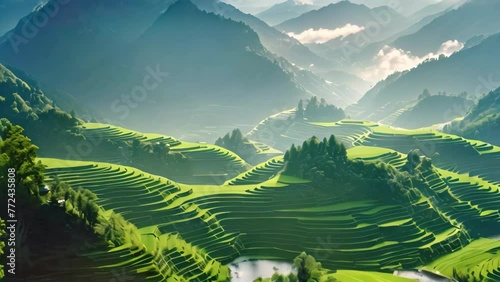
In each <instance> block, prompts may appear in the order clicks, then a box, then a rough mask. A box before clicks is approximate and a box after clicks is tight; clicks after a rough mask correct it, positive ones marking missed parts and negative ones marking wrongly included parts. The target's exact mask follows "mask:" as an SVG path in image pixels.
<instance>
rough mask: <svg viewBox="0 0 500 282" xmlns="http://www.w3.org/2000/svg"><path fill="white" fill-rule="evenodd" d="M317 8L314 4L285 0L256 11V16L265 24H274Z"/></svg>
mask: <svg viewBox="0 0 500 282" xmlns="http://www.w3.org/2000/svg"><path fill="white" fill-rule="evenodd" d="M316 8H318V7H317V6H315V5H311V4H307V3H300V2H298V1H296V0H287V1H285V2H282V3H278V4H276V5H274V6H272V7H271V8H269V9H267V10H265V11H263V12H260V13H258V14H257V15H256V16H257V17H258V18H259V19H261V20H263V21H265V22H266V23H267V24H269V25H271V26H274V25H277V24H279V23H282V22H284V21H286V20H289V19H292V18H296V17H298V16H300V15H302V14H304V13H307V12H309V11H311V10H314V9H316Z"/></svg>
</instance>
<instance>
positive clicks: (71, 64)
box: [0, 0, 168, 87]
mask: <svg viewBox="0 0 500 282" xmlns="http://www.w3.org/2000/svg"><path fill="white" fill-rule="evenodd" d="M166 2H168V1H146V2H142V1H141V2H138V1H134V0H118V1H100V0H88V1H82V0H75V1H69V2H67V3H64V5H62V4H59V1H55V0H51V1H49V2H48V3H47V4H46V5H44V6H43V7H42V8H40V9H38V10H36V11H34V12H32V13H30V14H29V15H27V16H26V17H24V18H23V19H22V20H21V21H20V22H19V24H18V25H17V26H16V27H15V28H14V29H13V30H11V31H10V32H9V33H7V34H6V35H5V36H3V37H2V38H0V61H1V62H2V63H4V64H7V65H10V66H13V67H15V68H17V69H21V70H24V71H26V72H28V73H30V74H31V75H34V76H35V77H36V78H37V79H38V80H39V81H41V82H42V83H47V84H49V85H58V84H65V86H67V87H72V85H75V83H76V84H78V83H77V81H79V80H82V79H83V78H87V77H88V75H87V74H88V73H91V72H92V71H93V70H94V69H95V68H96V66H97V65H100V64H103V63H105V61H106V60H107V57H108V55H109V54H115V53H117V51H119V50H122V49H123V46H125V45H126V44H127V43H128V42H130V41H132V40H134V39H135V38H137V37H138V36H139V35H140V34H141V33H142V32H143V31H144V30H145V29H146V28H147V27H148V26H150V25H151V24H152V22H153V21H154V19H155V18H156V17H157V16H158V15H159V12H158V11H161V8H162V7H164V6H165V5H166ZM48 15H49V16H48ZM47 17H48V20H47V21H46V23H45V24H44V25H39V24H38V21H39V20H38V18H47ZM33 27H34V28H33ZM32 29H33V30H32ZM27 31H29V33H27ZM47 66H51V67H50V68H48V67H47ZM75 79H76V81H75Z"/></svg>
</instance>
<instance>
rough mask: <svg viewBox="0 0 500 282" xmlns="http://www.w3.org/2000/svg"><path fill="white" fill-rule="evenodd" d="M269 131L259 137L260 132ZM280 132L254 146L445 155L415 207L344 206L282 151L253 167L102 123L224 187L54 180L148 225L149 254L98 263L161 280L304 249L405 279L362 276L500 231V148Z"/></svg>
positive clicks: (104, 177) (388, 157)
mask: <svg viewBox="0 0 500 282" xmlns="http://www.w3.org/2000/svg"><path fill="white" fill-rule="evenodd" d="M278 116H279V115H278ZM280 118H283V117H282V116H281V117H280ZM283 120H286V119H283ZM266 122H267V123H269V122H274V121H272V120H271V121H269V120H267V121H264V123H266ZM261 129H262V128H259V127H257V128H256V129H255V130H254V131H252V133H251V136H259V134H260V132H259V131H260V130H261ZM274 129H276V128H274ZM279 130H282V131H281V132H279V135H276V136H278V137H277V140H278V141H277V142H276V143H275V144H270V146H268V145H265V144H269V143H266V142H262V141H261V140H257V142H256V143H254V144H258V145H259V146H260V147H261V149H262V151H263V152H266V151H267V152H269V151H270V150H274V149H272V147H277V148H278V149H280V146H281V147H283V148H285V149H286V148H288V146H289V145H290V144H291V143H297V144H300V143H302V141H303V140H305V139H307V138H309V137H310V136H312V135H316V136H317V137H320V138H321V137H328V136H329V135H330V134H335V135H336V136H337V137H338V139H340V140H341V141H343V142H345V143H347V144H348V145H349V147H351V148H350V149H349V150H348V155H349V157H350V158H359V159H363V160H365V161H383V162H385V163H388V164H390V165H392V166H394V167H396V168H400V167H402V166H403V165H404V164H405V162H406V155H405V153H406V152H408V151H410V150H412V149H416V148H420V150H421V151H423V153H426V154H428V155H433V154H434V153H436V152H438V153H439V158H438V159H436V162H435V163H436V164H437V168H435V169H433V170H428V171H424V170H422V171H420V173H421V174H422V177H423V178H424V179H425V181H426V183H425V184H424V185H422V186H421V187H417V188H418V189H419V190H420V191H421V193H422V196H415V197H413V198H412V199H409V200H410V201H411V204H408V205H401V204H398V203H396V202H394V203H393V204H389V203H384V202H380V201H377V200H372V201H358V202H342V201H340V200H339V198H337V197H336V196H335V191H334V190H332V193H331V194H329V195H327V196H325V194H318V192H317V191H315V190H314V189H313V188H311V186H310V185H308V183H307V181H305V180H302V179H296V178H293V177H289V176H283V175H281V174H280V172H281V170H282V169H283V166H284V162H283V158H282V157H275V158H272V159H270V160H268V161H266V162H263V163H261V164H259V165H257V166H255V167H253V168H251V169H248V168H249V167H248V166H247V165H246V164H245V163H244V161H242V160H241V158H239V157H237V156H236V155H234V154H233V153H231V152H229V151H227V150H223V149H221V148H219V147H216V146H210V145H204V144H193V143H184V142H181V141H178V140H176V139H174V138H171V137H167V136H162V135H148V134H141V133H138V132H133V131H127V130H125V129H120V128H116V127H111V126H107V125H97V124H92V125H86V126H85V128H83V129H82V132H83V134H84V135H85V136H86V137H87V138H91V136H92V134H98V135H102V136H104V137H101V138H106V139H110V140H114V142H124V141H130V140H136V139H137V140H141V141H143V142H165V143H166V144H169V145H170V147H171V149H172V150H173V151H177V152H182V154H183V155H185V156H187V157H188V158H189V159H190V160H192V161H193V162H194V163H195V167H196V165H199V168H197V169H198V171H199V172H201V171H202V170H203V169H205V171H204V174H199V175H195V178H196V177H198V178H197V180H196V181H197V183H210V181H208V182H207V181H206V179H205V178H204V177H210V178H214V177H215V178H219V181H220V183H224V184H223V185H196V184H193V183H187V184H181V183H182V181H179V179H176V180H177V181H173V180H170V179H167V178H165V177H161V176H157V175H151V174H148V173H146V172H144V171H141V170H138V169H136V168H132V167H127V166H121V165H116V164H109V163H99V162H95V161H92V162H85V161H65V160H57V159H42V161H43V163H44V164H46V165H47V166H48V169H47V175H48V176H49V177H56V176H57V177H58V178H59V179H60V180H61V181H65V182H68V183H69V184H70V185H71V186H73V187H75V188H77V187H84V188H86V189H89V190H91V191H93V192H94V193H96V194H97V196H98V197H99V202H98V203H99V204H100V205H101V206H102V207H103V208H105V209H106V210H114V211H115V212H117V213H120V214H122V215H123V217H124V218H125V219H126V220H128V221H129V222H131V223H133V224H134V225H136V226H137V227H138V228H139V229H140V232H141V234H142V241H143V243H144V248H145V249H144V250H145V251H144V252H143V253H141V254H139V253H138V252H137V251H131V250H130V249H128V248H127V247H123V248H120V249H117V250H114V251H112V252H109V253H99V254H94V255H95V257H93V258H95V259H99V260H102V261H104V262H106V263H105V265H107V266H117V265H120V266H123V267H126V269H128V270H135V271H136V272H138V273H141V274H144V275H146V276H148V279H150V280H152V281H157V280H164V279H166V277H170V278H169V280H168V281H212V280H220V281H224V280H226V279H227V277H228V275H229V273H228V271H229V270H228V268H227V267H226V266H225V265H227V264H228V263H230V262H231V261H233V260H234V259H236V258H238V257H248V258H254V259H270V260H287V261H290V260H291V259H293V258H294V257H295V256H296V255H297V254H299V253H300V252H302V251H306V252H308V253H309V254H311V255H313V256H315V257H316V258H317V259H318V260H319V261H321V262H322V264H323V266H324V267H326V268H330V269H345V270H346V271H339V272H337V273H335V274H332V275H333V276H332V277H334V278H336V279H338V280H339V281H349V280H346V279H347V277H357V278H355V279H358V280H360V281H406V279H404V278H399V277H394V276H392V275H390V274H387V275H388V276H386V274H380V273H379V274H377V275H376V276H374V277H373V279H372V280H366V279H367V278H366V277H367V276H366V275H367V274H366V273H364V272H359V271H386V272H392V271H393V270H394V269H414V268H418V267H421V266H422V265H429V263H430V262H432V261H433V260H436V259H438V258H440V257H443V256H444V255H447V254H450V253H452V252H457V253H459V252H460V250H462V249H463V250H467V248H468V246H469V244H470V242H471V241H473V242H475V241H474V239H475V238H479V237H483V236H489V235H495V234H499V233H500V230H498V228H499V226H500V214H499V211H498V204H497V203H498V202H500V188H499V183H500V175H499V171H500V149H499V148H498V147H494V146H491V145H489V144H485V143H482V142H479V141H473V140H466V139H463V138H459V137H456V136H451V135H445V134H441V133H439V132H436V131H432V130H427V129H426V130H413V131H406V130H397V129H392V128H389V127H384V126H379V125H377V124H373V123H369V122H358V121H341V122H337V123H321V124H318V123H293V124H291V125H290V126H288V127H286V128H285V129H283V128H279ZM279 130H278V131H279ZM274 133H276V132H274ZM298 140H300V142H295V141H298ZM275 141H276V140H275ZM280 144H281V145H280ZM425 150H427V151H425ZM108 157H110V156H101V158H102V159H106V158H108ZM89 158H90V157H89ZM464 159H465V160H466V161H465V162H464V161H463V160H464ZM214 160H215V161H214ZM217 160H220V163H217ZM233 166H234V167H236V168H234V167H233ZM207 167H208V168H211V170H209V171H206V168H207ZM213 167H216V168H217V169H220V174H223V175H222V176H221V175H219V171H217V169H215V170H214V169H213ZM228 171H229V173H228ZM231 174H233V175H232V176H231V177H232V178H231V177H229V176H230V175H231ZM180 180H182V179H180ZM332 189H333V187H332ZM481 240H482V239H481ZM464 252H465V251H464ZM134 253H135V255H134ZM495 262H496V260H488V261H487V262H484V263H481V266H480V267H482V268H484V267H486V268H487V269H488V271H486V272H485V273H486V275H489V276H488V277H490V276H491V277H496V276H495V275H496V273H497V272H495V271H497V270H495V269H494V268H492V267H489V266H488V265H491V264H494V263H495ZM433 267H434V266H433ZM478 267H479V266H478ZM445 268H446V267H441V266H439V269H445ZM436 269H438V268H436ZM355 270H357V272H356V271H355ZM353 271H354V272H353ZM389 277H390V278H389ZM484 277H486V276H484ZM325 279H326V278H325ZM353 279H354V278H353ZM384 279H387V280H384Z"/></svg>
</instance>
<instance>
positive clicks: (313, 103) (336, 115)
mask: <svg viewBox="0 0 500 282" xmlns="http://www.w3.org/2000/svg"><path fill="white" fill-rule="evenodd" d="M344 118H345V113H344V110H342V109H341V108H337V107H335V106H334V105H329V104H328V103H327V102H326V100H325V99H323V98H321V100H320V101H318V98H317V97H316V96H314V97H312V98H311V99H310V100H306V101H305V105H304V102H303V101H302V100H300V101H299V104H298V105H297V111H296V113H295V119H296V120H304V119H307V120H309V121H318V122H334V121H339V120H341V119H344Z"/></svg>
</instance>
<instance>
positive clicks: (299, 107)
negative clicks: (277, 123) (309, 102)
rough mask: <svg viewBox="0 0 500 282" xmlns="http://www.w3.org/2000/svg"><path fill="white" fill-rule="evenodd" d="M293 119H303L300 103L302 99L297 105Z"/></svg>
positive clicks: (302, 106)
mask: <svg viewBox="0 0 500 282" xmlns="http://www.w3.org/2000/svg"><path fill="white" fill-rule="evenodd" d="M295 119H296V120H303V119H304V103H303V102H302V99H301V100H300V101H299V104H298V105H297V112H295Z"/></svg>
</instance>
